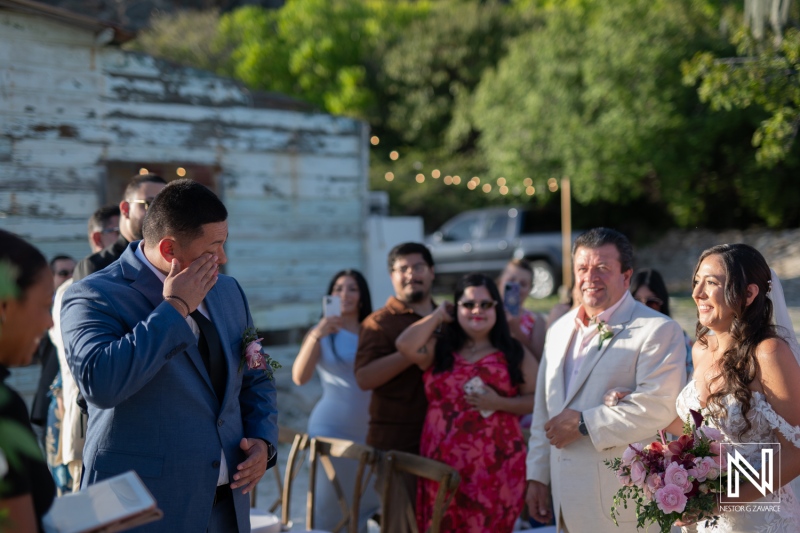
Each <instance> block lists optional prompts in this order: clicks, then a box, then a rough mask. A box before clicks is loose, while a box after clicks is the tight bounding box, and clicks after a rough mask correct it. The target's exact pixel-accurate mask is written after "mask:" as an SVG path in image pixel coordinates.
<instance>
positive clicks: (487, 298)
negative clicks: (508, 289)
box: [397, 274, 538, 533]
mask: <svg viewBox="0 0 800 533" xmlns="http://www.w3.org/2000/svg"><path fill="white" fill-rule="evenodd" d="M454 301H455V302H456V306H455V309H453V306H452V304H450V303H448V302H445V303H443V304H442V305H440V306H439V307H438V308H437V309H436V310H435V311H434V312H433V313H431V314H430V315H428V316H426V317H425V318H423V319H421V320H419V321H417V322H415V323H414V324H412V325H411V326H409V327H408V329H406V330H405V331H404V332H403V333H402V334H401V335H400V336H399V337H398V338H397V349H398V350H399V351H400V353H401V354H403V356H405V357H406V358H408V360H410V361H411V362H413V363H414V364H416V365H417V366H419V367H420V368H421V369H422V370H423V371H424V374H423V381H424V384H425V394H426V396H427V397H428V411H427V415H426V417H425V424H424V426H423V430H422V442H421V445H420V454H421V455H422V456H424V457H428V458H431V459H434V460H437V461H440V462H442V463H446V464H448V465H450V466H452V467H453V468H455V469H456V470H458V472H459V473H460V474H461V484H460V485H459V486H458V492H457V494H456V496H455V498H454V499H453V501H452V502H451V504H450V506H449V507H448V508H447V510H446V512H445V515H444V517H443V519H442V522H441V530H442V531H459V532H468V533H482V532H490V531H491V532H492V533H505V532H508V531H511V530H512V529H513V527H514V522H515V520H516V519H517V517H518V516H519V515H520V512H521V511H522V505H523V494H524V490H525V455H526V448H525V441H524V439H523V436H522V430H521V429H520V424H519V416H520V415H522V414H526V413H530V412H531V411H532V410H533V393H534V389H535V386H536V372H537V370H538V364H537V362H536V359H534V357H533V355H532V354H531V353H530V352H529V351H528V350H526V349H525V348H524V347H523V346H522V344H520V342H519V341H517V340H516V339H514V338H512V336H511V333H510V332H509V329H508V322H507V321H506V315H505V312H503V304H502V302H501V300H500V293H499V292H498V290H497V286H496V285H495V284H494V282H493V281H492V280H491V278H489V277H488V276H485V275H483V274H468V275H467V276H465V277H464V278H463V279H462V280H461V282H460V283H459V285H458V288H457V289H456V293H455V299H454ZM437 488H438V487H437V486H436V484H435V483H433V482H430V481H422V480H421V481H420V483H419V485H418V489H417V506H416V513H417V523H418V525H419V530H420V531H426V530H427V529H428V526H429V524H430V520H431V517H432V514H433V505H434V499H435V496H436V491H437Z"/></svg>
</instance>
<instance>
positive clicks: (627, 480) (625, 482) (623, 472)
mask: <svg viewBox="0 0 800 533" xmlns="http://www.w3.org/2000/svg"><path fill="white" fill-rule="evenodd" d="M616 474H617V480H619V482H620V484H622V486H623V487H632V486H633V483H632V482H631V475H630V472H627V469H625V468H620V469H619V470H617V472H616Z"/></svg>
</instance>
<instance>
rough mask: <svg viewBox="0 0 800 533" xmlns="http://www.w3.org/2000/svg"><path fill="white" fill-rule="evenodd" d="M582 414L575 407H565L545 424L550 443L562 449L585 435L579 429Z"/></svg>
mask: <svg viewBox="0 0 800 533" xmlns="http://www.w3.org/2000/svg"><path fill="white" fill-rule="evenodd" d="M580 419H581V414H580V412H578V411H575V410H574V409H564V410H563V411H561V412H560V413H559V414H557V415H556V416H554V417H553V418H551V419H550V420H548V421H547V423H546V424H545V425H544V431H545V435H546V436H547V439H548V440H549V441H550V444H552V445H553V446H555V447H556V448H558V449H561V448H563V447H565V446H567V445H568V444H571V443H573V442H575V441H576V440H578V439H580V438H581V437H582V436H583V435H581V432H580V431H578V423H579V422H580Z"/></svg>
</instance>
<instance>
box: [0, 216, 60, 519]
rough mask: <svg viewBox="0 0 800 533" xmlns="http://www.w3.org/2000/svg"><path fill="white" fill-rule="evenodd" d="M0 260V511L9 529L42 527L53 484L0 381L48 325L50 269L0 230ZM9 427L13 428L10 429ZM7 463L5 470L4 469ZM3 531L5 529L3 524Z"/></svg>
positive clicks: (26, 359) (22, 410) (16, 401)
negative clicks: (5, 271)
mask: <svg viewBox="0 0 800 533" xmlns="http://www.w3.org/2000/svg"><path fill="white" fill-rule="evenodd" d="M0 264H3V265H4V266H5V267H11V269H13V273H12V274H11V275H10V276H9V277H11V278H12V279H10V280H8V279H3V280H2V281H3V285H4V287H5V286H6V285H11V287H12V288H13V289H15V291H14V292H15V293H16V294H15V295H13V296H10V295H0V328H2V329H1V330H0V421H2V423H3V427H4V429H3V430H2V432H0V452H3V456H4V457H3V458H4V459H5V458H9V456H13V458H14V459H15V460H8V461H7V462H6V461H2V462H3V463H4V464H3V465H0V467H5V468H2V469H0V474H5V475H4V476H0V483H2V488H3V492H2V497H0V516H3V517H4V518H5V520H7V522H6V521H3V523H2V525H3V526H4V528H5V527H10V529H9V531H26V532H27V531H42V516H43V515H44V514H45V513H46V512H47V510H48V509H49V508H50V506H51V504H52V503H53V498H54V497H55V493H56V487H55V484H54V483H53V478H52V477H51V476H50V472H49V471H48V469H47V465H46V464H45V461H44V457H42V454H41V452H40V450H39V446H38V445H37V444H36V438H35V437H34V433H33V429H32V428H31V423H30V420H29V418H28V410H27V408H26V407H25V402H24V401H23V400H22V398H21V397H20V395H19V394H17V393H16V392H15V391H14V390H12V389H10V388H9V387H7V386H6V385H5V383H4V382H5V380H6V378H7V377H8V376H9V371H8V367H13V366H26V365H29V364H30V363H31V359H32V358H33V352H34V351H35V350H36V347H37V346H38V345H39V341H40V340H41V339H42V337H43V336H44V335H46V334H47V330H48V329H49V328H50V326H52V325H53V320H52V318H51V316H50V304H51V303H52V301H53V275H52V273H51V272H50V269H49V267H48V265H47V260H46V259H45V258H44V256H43V255H42V254H41V253H40V252H39V250H37V249H36V248H34V247H33V246H31V245H30V244H28V243H27V242H25V241H24V240H22V239H21V238H19V237H18V236H16V235H14V234H13V233H9V232H7V231H3V230H0ZM12 428H13V430H14V431H11V430H12ZM6 469H7V471H6ZM3 531H5V529H3Z"/></svg>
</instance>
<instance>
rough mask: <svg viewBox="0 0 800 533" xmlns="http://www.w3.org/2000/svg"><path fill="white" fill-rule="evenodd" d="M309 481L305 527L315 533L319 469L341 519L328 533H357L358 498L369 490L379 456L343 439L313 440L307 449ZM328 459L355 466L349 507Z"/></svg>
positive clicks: (367, 448)
mask: <svg viewBox="0 0 800 533" xmlns="http://www.w3.org/2000/svg"><path fill="white" fill-rule="evenodd" d="M309 448H310V450H309V455H308V457H309V468H308V470H309V474H308V475H309V477H308V500H307V502H306V527H307V529H309V530H312V529H314V504H315V501H316V483H315V480H316V479H317V470H318V469H319V468H320V467H321V468H322V470H323V471H324V472H325V477H326V478H327V479H328V481H329V482H330V483H331V485H332V486H333V490H334V491H335V493H336V497H337V500H338V503H339V509H340V511H341V513H342V518H341V519H340V520H339V522H338V523H337V524H336V526H335V527H334V528H333V529H332V531H331V533H341V532H345V531H347V532H349V533H358V525H359V524H358V519H359V515H360V508H361V498H362V496H363V495H364V492H365V491H366V490H367V489H368V488H369V485H370V482H371V481H372V478H373V476H374V475H375V472H376V468H377V464H378V453H377V451H376V450H375V449H373V448H372V447H370V446H365V445H363V444H356V443H355V442H352V441H349V440H343V439H334V438H328V437H315V438H312V439H311V443H310V445H309ZM331 458H341V459H350V460H353V461H356V462H357V463H358V467H357V469H356V478H355V486H354V488H353V494H352V499H351V501H350V503H349V504H348V501H347V496H346V494H345V491H344V489H343V488H342V485H341V483H340V479H339V477H338V476H337V475H336V469H335V468H334V465H333V462H332V461H331Z"/></svg>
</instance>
